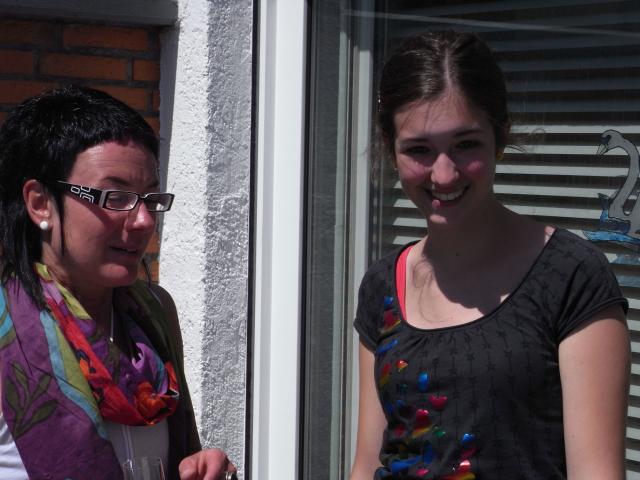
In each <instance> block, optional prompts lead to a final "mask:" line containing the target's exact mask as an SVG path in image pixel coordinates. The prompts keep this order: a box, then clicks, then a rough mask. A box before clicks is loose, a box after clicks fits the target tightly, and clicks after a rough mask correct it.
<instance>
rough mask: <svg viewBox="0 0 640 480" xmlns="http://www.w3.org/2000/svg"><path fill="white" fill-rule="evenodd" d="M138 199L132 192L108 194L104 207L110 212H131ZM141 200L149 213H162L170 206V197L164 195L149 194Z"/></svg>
mask: <svg viewBox="0 0 640 480" xmlns="http://www.w3.org/2000/svg"><path fill="white" fill-rule="evenodd" d="M138 198H141V197H139V196H138V195H137V194H135V193H133V192H109V193H108V194H107V198H106V200H105V203H104V206H105V207H107V208H109V209H112V210H131V209H133V208H134V207H135V206H136V204H137V203H138ZM141 199H142V198H141ZM142 200H143V201H144V204H145V206H146V207H147V210H149V211H150V212H164V211H166V210H168V208H169V206H170V205H171V195H170V194H166V193H150V194H148V195H147V196H146V197H145V198H144V199H142Z"/></svg>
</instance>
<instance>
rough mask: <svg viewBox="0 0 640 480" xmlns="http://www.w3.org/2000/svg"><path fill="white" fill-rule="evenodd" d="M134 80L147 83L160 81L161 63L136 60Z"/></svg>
mask: <svg viewBox="0 0 640 480" xmlns="http://www.w3.org/2000/svg"><path fill="white" fill-rule="evenodd" d="M133 79H134V80H142V81H146V82H157V81H159V80H160V63H159V62H156V61H153V60H134V61H133Z"/></svg>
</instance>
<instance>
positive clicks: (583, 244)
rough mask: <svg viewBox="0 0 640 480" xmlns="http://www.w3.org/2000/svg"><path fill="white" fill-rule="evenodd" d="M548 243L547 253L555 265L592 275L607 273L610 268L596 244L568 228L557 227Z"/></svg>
mask: <svg viewBox="0 0 640 480" xmlns="http://www.w3.org/2000/svg"><path fill="white" fill-rule="evenodd" d="M549 243H550V244H549V248H548V250H549V252H548V254H549V256H551V257H553V260H554V265H556V266H557V267H563V268H565V269H575V270H580V271H584V272H589V273H590V274H594V275H597V274H604V273H607V272H608V271H610V269H611V268H610V266H609V262H608V261H607V258H606V257H605V255H604V253H602V251H601V250H600V249H599V248H598V247H597V246H595V245H593V244H592V243H591V242H589V241H588V240H586V239H584V238H581V237H579V236H578V235H576V234H574V233H572V232H569V231H568V230H563V229H558V230H557V231H556V232H555V234H554V235H553V237H552V238H551V240H550V241H549Z"/></svg>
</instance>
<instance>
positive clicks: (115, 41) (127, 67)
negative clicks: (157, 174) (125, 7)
mask: <svg viewBox="0 0 640 480" xmlns="http://www.w3.org/2000/svg"><path fill="white" fill-rule="evenodd" d="M158 33H159V31H158V29H156V28H149V27H141V28H136V27H131V26H126V27H123V26H115V25H104V24H82V23H70V22H63V21H31V20H24V19H6V18H4V19H0V123H2V121H4V118H5V117H6V115H7V111H8V110H10V109H11V107H12V106H14V105H16V104H18V103H20V102H21V101H22V100H24V99H25V98H27V97H30V96H32V95H36V94H38V93H40V92H43V91H45V90H49V89H51V88H55V87H58V86H61V85H63V84H66V83H76V84H80V85H86V86H90V87H93V88H97V89H100V90H104V91H105V92H107V93H109V94H111V95H113V96H114V97H116V98H118V99H120V100H122V101H123V102H125V103H127V104H128V105H130V106H131V107H133V108H134V109H136V110H137V111H139V112H140V113H141V114H142V116H143V117H144V118H145V119H146V120H147V122H149V124H150V125H151V126H152V127H153V128H154V130H155V131H156V132H159V127H160V125H159V120H158V108H159V104H160V95H159V91H158V82H159V78H160V64H159V58H160V51H159V40H158ZM158 249H159V235H158V234H157V233H156V235H154V236H153V239H152V240H151V243H150V245H149V249H148V251H147V254H146V257H147V261H148V263H149V265H150V267H151V273H152V278H153V279H154V280H156V281H157V278H158V263H157V259H158Z"/></svg>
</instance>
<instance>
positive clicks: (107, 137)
mask: <svg viewBox="0 0 640 480" xmlns="http://www.w3.org/2000/svg"><path fill="white" fill-rule="evenodd" d="M108 141H117V142H126V141H134V142H136V143H139V144H141V145H143V146H144V147H146V148H147V149H149V151H150V152H152V153H153V155H154V156H155V157H156V158H158V138H157V136H156V134H155V132H154V131H153V129H152V128H151V127H150V126H149V124H148V123H147V122H145V120H144V119H143V118H142V116H141V115H140V114H139V113H137V112H136V111H135V110H133V109H132V108H131V107H129V106H127V105H126V104H124V103H123V102H121V101H119V100H116V99H115V98H113V97H112V96H110V95H108V94H107V93H105V92H102V91H99V90H94V89H91V88H87V87H79V86H75V85H69V86H65V87H62V88H59V89H55V90H51V91H48V92H45V93H42V94H40V95H37V96H35V97H32V98H29V99H27V100H25V101H24V102H23V103H21V104H20V105H18V106H17V107H15V108H14V109H13V110H12V111H11V112H9V114H8V115H7V118H6V120H5V122H4V124H3V125H2V126H1V127H0V179H1V181H0V270H1V273H0V281H1V282H2V285H6V284H7V282H8V281H9V280H10V279H11V278H12V277H14V276H15V277H16V279H17V280H18V281H19V282H20V283H21V284H22V286H23V288H24V289H25V291H26V292H27V294H28V295H29V296H30V297H31V298H32V299H33V300H34V301H35V302H36V304H38V305H39V306H42V305H43V304H44V301H43V297H42V289H41V287H40V283H39V280H38V277H37V274H36V273H35V270H34V262H37V261H40V260H41V256H42V244H41V239H42V237H41V235H42V233H41V231H40V229H39V228H38V227H37V226H36V225H34V223H33V221H32V220H31V218H30V217H29V215H28V213H27V208H26V205H25V203H24V200H23V197H22V187H23V185H24V183H25V182H26V181H27V180H30V179H35V180H37V181H38V182H40V184H42V185H43V187H44V188H45V189H46V190H47V191H48V192H49V194H50V195H51V196H52V198H53V199H54V201H55V203H56V205H57V208H58V212H59V214H60V219H61V221H62V219H63V218H64V216H63V215H64V212H63V208H62V201H61V199H62V197H61V195H62V193H61V192H60V190H59V189H58V188H57V187H56V182H57V181H58V180H67V179H68V178H69V175H70V174H71V170H72V168H73V165H74V164H75V161H76V158H77V156H78V155H79V154H80V153H82V152H83V151H85V150H87V149H88V148H91V147H93V146H96V145H99V144H101V143H104V142H108Z"/></svg>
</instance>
